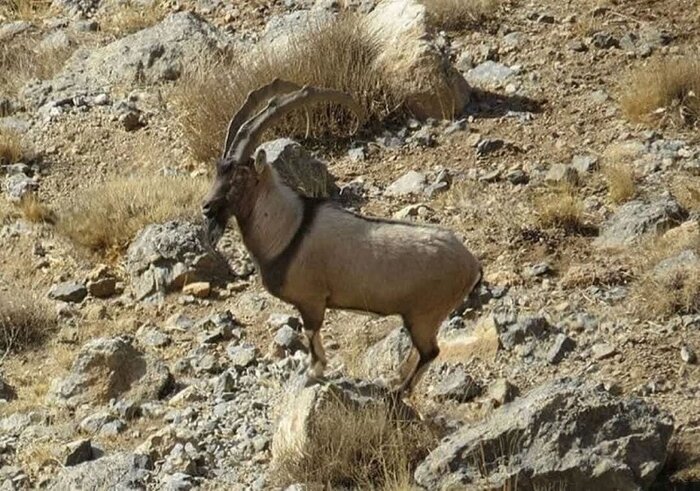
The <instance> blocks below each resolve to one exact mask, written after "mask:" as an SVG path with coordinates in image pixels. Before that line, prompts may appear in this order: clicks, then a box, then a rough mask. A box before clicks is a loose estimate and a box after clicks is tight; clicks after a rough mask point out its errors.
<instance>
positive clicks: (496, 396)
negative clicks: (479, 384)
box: [486, 378, 519, 407]
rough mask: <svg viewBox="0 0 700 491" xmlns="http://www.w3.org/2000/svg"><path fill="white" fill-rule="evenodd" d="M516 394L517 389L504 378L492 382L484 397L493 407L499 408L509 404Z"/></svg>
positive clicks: (517, 392)
mask: <svg viewBox="0 0 700 491" xmlns="http://www.w3.org/2000/svg"><path fill="white" fill-rule="evenodd" d="M518 394H519V391H518V388H517V387H516V386H515V385H513V384H511V383H510V382H508V380H506V379H504V378H501V379H498V380H496V381H495V382H493V383H492V384H491V385H489V386H488V389H487V391H486V397H487V398H488V399H489V400H490V401H491V402H492V404H493V405H494V407H500V406H502V405H503V404H507V403H509V402H511V401H512V400H513V399H515V398H516V397H517V396H518Z"/></svg>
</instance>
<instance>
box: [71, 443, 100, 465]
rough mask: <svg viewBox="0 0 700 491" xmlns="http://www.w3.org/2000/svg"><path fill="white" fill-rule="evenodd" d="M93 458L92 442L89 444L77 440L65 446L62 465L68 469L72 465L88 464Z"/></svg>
mask: <svg viewBox="0 0 700 491" xmlns="http://www.w3.org/2000/svg"><path fill="white" fill-rule="evenodd" d="M94 458H95V456H94V453H93V449H92V442H90V440H78V441H76V442H73V443H69V444H68V445H67V446H66V458H65V461H64V465H65V466H67V467H70V466H72V465H78V464H82V463H83V462H88V461H90V460H92V459H94Z"/></svg>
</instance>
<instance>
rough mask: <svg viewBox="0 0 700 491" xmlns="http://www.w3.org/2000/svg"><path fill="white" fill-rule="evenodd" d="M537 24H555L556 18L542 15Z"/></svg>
mask: <svg viewBox="0 0 700 491" xmlns="http://www.w3.org/2000/svg"><path fill="white" fill-rule="evenodd" d="M537 22H538V23H539V24H554V16H553V15H549V14H542V15H540V16H539V17H537Z"/></svg>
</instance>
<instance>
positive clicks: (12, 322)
mask: <svg viewBox="0 0 700 491" xmlns="http://www.w3.org/2000/svg"><path fill="white" fill-rule="evenodd" d="M55 326H56V319H55V317H53V316H51V315H50V314H49V310H48V308H47V307H46V306H45V305H44V304H43V302H42V301H41V300H39V299H38V298H36V297H34V296H33V295H32V294H31V293H29V292H27V291H24V290H21V289H17V288H13V290H12V292H11V293H9V292H5V291H0V353H2V352H10V351H12V352H16V351H21V350H23V349H26V348H29V347H30V346H32V345H35V344H37V343H39V342H41V341H42V340H43V339H44V338H45V337H46V336H47V335H48V334H49V332H50V331H51V330H52V329H53V328H55Z"/></svg>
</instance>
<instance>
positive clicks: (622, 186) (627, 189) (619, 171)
mask: <svg viewBox="0 0 700 491" xmlns="http://www.w3.org/2000/svg"><path fill="white" fill-rule="evenodd" d="M603 176H605V181H606V183H607V186H608V195H609V196H610V199H611V200H612V202H613V203H616V204H620V203H624V202H625V201H629V200H630V199H632V198H633V197H634V195H635V194H637V186H636V184H635V178H634V170H633V169H632V167H630V166H629V165H627V164H624V163H614V164H613V163H611V164H607V165H604V166H603Z"/></svg>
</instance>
